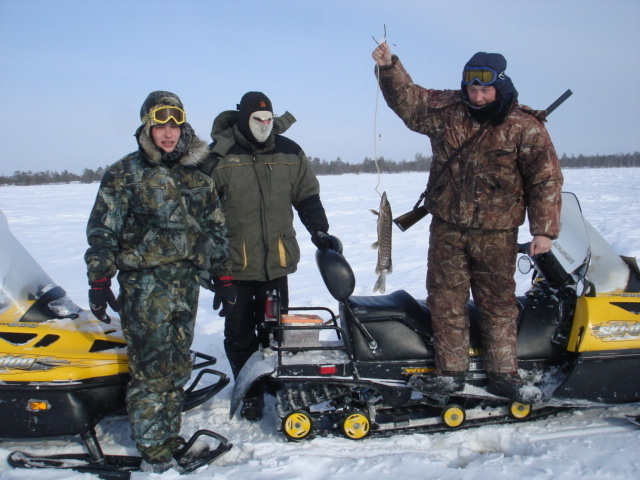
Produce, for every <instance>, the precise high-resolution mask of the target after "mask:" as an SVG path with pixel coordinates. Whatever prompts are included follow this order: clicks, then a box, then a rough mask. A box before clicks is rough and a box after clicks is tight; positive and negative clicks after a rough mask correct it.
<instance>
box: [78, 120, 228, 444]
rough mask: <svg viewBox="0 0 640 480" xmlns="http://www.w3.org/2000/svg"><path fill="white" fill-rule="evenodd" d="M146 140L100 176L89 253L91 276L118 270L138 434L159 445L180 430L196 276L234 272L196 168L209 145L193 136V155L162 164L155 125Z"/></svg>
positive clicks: (211, 193)
mask: <svg viewBox="0 0 640 480" xmlns="http://www.w3.org/2000/svg"><path fill="white" fill-rule="evenodd" d="M185 125H188V124H185ZM189 128H190V127H189ZM139 143H140V145H141V148H140V150H138V151H136V152H133V153H131V154H129V155H127V156H126V157H124V158H123V159H121V160H119V161H118V162H116V163H115V164H114V165H112V166H111V167H109V169H108V170H107V172H106V173H105V175H104V178H103V179H102V183H101V185H100V189H99V191H98V195H97V198H96V202H95V205H94V207H93V210H92V211H91V216H90V218H89V222H88V225H87V237H88V240H89V244H90V245H91V246H90V248H89V249H88V250H87V252H86V254H85V260H86V263H87V267H88V275H89V282H92V281H95V280H98V279H101V278H105V277H108V278H111V277H113V276H114V275H115V274H116V271H117V270H119V274H118V282H119V284H120V302H121V309H120V312H119V313H120V316H121V318H122V327H123V331H124V336H125V339H126V341H127V346H128V355H129V372H130V374H131V380H130V383H129V387H128V391H127V408H128V413H129V418H130V420H131V428H132V438H133V440H134V441H135V442H136V443H137V444H143V445H156V444H161V443H163V442H164V441H165V440H166V439H168V438H170V437H172V436H176V435H178V433H179V431H180V423H181V419H180V413H181V411H182V406H183V403H184V398H185V394H184V391H183V386H184V385H185V383H186V382H187V381H188V379H189V377H190V375H191V367H192V362H191V357H190V347H191V343H192V341H193V332H194V323H195V317H196V311H197V305H198V293H199V292H198V290H199V283H198V277H199V275H201V274H207V275H220V274H221V273H224V272H221V269H222V268H225V269H226V270H225V271H226V272H228V271H229V267H230V264H228V261H227V257H228V246H227V240H226V228H225V226H224V217H223V215H222V211H221V209H220V206H219V200H218V196H217V193H216V190H215V187H214V183H213V180H212V179H211V178H210V177H208V176H207V175H204V174H203V173H202V172H200V171H199V170H198V169H197V168H196V165H197V164H199V163H200V162H201V161H202V159H204V158H205V157H206V155H207V154H208V147H207V145H206V144H205V143H204V142H202V141H201V140H199V139H198V138H197V137H195V135H194V136H193V137H192V138H191V141H190V143H189V146H188V150H187V151H186V153H185V154H184V155H183V156H182V157H180V158H179V160H178V161H177V162H175V163H174V164H171V165H165V164H164V163H163V162H162V160H161V157H160V153H159V152H158V150H157V149H156V148H155V146H154V145H153V143H152V140H151V138H150V137H149V135H148V127H147V128H146V130H143V131H142V133H141V134H140V137H139Z"/></svg>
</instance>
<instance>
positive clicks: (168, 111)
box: [142, 106, 187, 125]
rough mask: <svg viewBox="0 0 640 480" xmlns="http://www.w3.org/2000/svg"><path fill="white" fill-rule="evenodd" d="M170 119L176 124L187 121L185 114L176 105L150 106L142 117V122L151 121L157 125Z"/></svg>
mask: <svg viewBox="0 0 640 480" xmlns="http://www.w3.org/2000/svg"><path fill="white" fill-rule="evenodd" d="M171 120H173V121H174V122H175V123H176V125H182V124H183V123H184V122H186V121H187V114H186V113H184V110H182V109H181V108H178V107H165V106H160V107H154V108H152V109H151V111H150V112H149V113H147V114H146V115H145V116H144V117H142V123H147V122H148V121H151V122H153V123H154V124H159V125H164V124H165V123H167V122H169V121H171Z"/></svg>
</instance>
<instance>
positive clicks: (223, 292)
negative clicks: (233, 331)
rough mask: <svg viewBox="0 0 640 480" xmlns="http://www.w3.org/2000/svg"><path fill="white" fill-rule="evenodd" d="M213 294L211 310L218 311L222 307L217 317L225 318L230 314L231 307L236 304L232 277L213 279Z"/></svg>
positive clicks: (235, 292)
mask: <svg viewBox="0 0 640 480" xmlns="http://www.w3.org/2000/svg"><path fill="white" fill-rule="evenodd" d="M213 292H214V295H213V309H214V310H218V308H220V306H221V305H222V308H220V312H218V315H220V316H221V317H226V316H227V315H228V314H229V313H231V310H233V306H234V305H235V304H236V298H237V296H238V294H237V291H236V286H235V285H234V284H233V277H232V276H227V277H216V278H214V279H213Z"/></svg>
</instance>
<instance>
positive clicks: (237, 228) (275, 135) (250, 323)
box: [203, 92, 342, 420]
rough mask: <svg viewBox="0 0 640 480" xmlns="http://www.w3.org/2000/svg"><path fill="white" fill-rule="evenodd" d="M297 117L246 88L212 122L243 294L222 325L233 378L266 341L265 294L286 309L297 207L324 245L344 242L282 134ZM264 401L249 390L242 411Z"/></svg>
mask: <svg viewBox="0 0 640 480" xmlns="http://www.w3.org/2000/svg"><path fill="white" fill-rule="evenodd" d="M294 122H295V118H294V117H293V115H291V114H290V113H289V112H286V113H285V114H284V115H282V116H279V117H275V118H274V115H273V107H272V105H271V100H270V99H269V98H268V97H267V96H266V95H265V94H264V93H262V92H247V93H246V94H245V95H244V96H243V97H242V99H241V101H240V103H239V104H238V110H237V111H236V110H227V111H224V112H222V113H220V114H219V115H218V116H217V117H216V118H215V120H214V122H213V127H212V131H211V138H212V139H213V141H214V142H213V143H212V145H211V156H210V158H209V161H208V162H207V164H206V168H204V169H203V170H204V171H206V172H207V173H209V174H211V175H212V176H213V178H214V180H215V183H216V188H217V189H218V194H219V196H220V200H221V202H222V208H223V211H224V216H225V219H226V222H227V228H228V232H227V236H228V239H229V253H230V255H231V260H232V263H233V278H234V284H235V286H236V287H237V292H238V297H237V302H236V306H235V308H234V310H233V312H232V313H231V314H230V315H227V316H226V318H225V330H224V335H225V340H224V346H225V352H226V354H227V358H228V360H229V363H230V365H231V370H232V371H233V375H234V378H236V377H237V376H238V374H239V373H240V370H241V369H242V367H243V366H244V364H245V363H246V362H247V360H248V359H249V357H250V356H251V355H252V354H253V352H255V351H256V350H258V348H259V345H260V344H263V345H264V344H266V343H267V339H266V338H264V337H265V333H264V332H263V331H262V329H261V323H262V322H263V320H264V313H265V302H266V297H267V294H268V293H269V292H272V291H274V290H275V291H277V292H278V293H279V295H280V303H281V306H282V308H283V309H285V310H286V308H287V306H288V301H289V291H288V280H287V278H288V275H289V274H291V273H294V272H295V271H296V269H297V268H298V262H299V261H300V248H299V246H298V242H297V240H296V231H295V230H294V227H293V208H295V209H296V211H297V212H298V215H299V217H300V220H301V221H302V223H303V224H304V226H305V227H306V228H307V230H308V231H309V233H310V234H311V239H312V241H313V242H314V244H315V245H316V246H317V247H318V248H321V247H327V248H332V249H334V250H338V251H340V252H342V244H341V243H340V241H339V240H338V239H337V238H336V237H334V236H332V235H329V234H328V233H327V232H328V230H329V222H328V221H327V216H326V214H325V211H324V207H323V205H322V202H321V201H320V184H319V183H318V179H317V178H316V175H315V174H314V172H313V170H312V168H311V165H310V164H309V161H308V159H307V157H306V155H305V154H304V151H303V150H302V148H301V147H300V146H299V145H298V144H297V143H295V142H294V141H293V140H291V139H289V138H287V137H285V136H283V135H282V134H283V133H284V132H285V131H287V130H288V129H289V127H290V126H291V125H292V124H293V123H294ZM262 404H263V400H262V392H261V391H259V389H253V390H251V391H250V392H249V394H248V396H247V397H246V398H245V401H244V404H243V408H242V410H241V415H242V416H243V417H244V418H247V419H249V420H258V419H259V418H261V417H262Z"/></svg>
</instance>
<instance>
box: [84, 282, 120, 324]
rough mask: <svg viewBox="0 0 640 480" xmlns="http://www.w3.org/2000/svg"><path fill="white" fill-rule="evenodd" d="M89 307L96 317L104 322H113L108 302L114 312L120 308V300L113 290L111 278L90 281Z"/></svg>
mask: <svg viewBox="0 0 640 480" xmlns="http://www.w3.org/2000/svg"><path fill="white" fill-rule="evenodd" d="M89 285H91V288H90V289H89V308H90V309H91V313H93V314H94V315H95V317H96V318H97V319H98V320H100V321H101V322H104V323H111V318H109V315H107V304H109V306H110V307H111V309H112V310H113V311H114V312H117V311H118V310H120V302H118V300H117V299H116V297H115V295H114V294H113V292H112V291H111V279H110V278H103V279H101V280H96V281H95V282H91V283H89Z"/></svg>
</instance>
